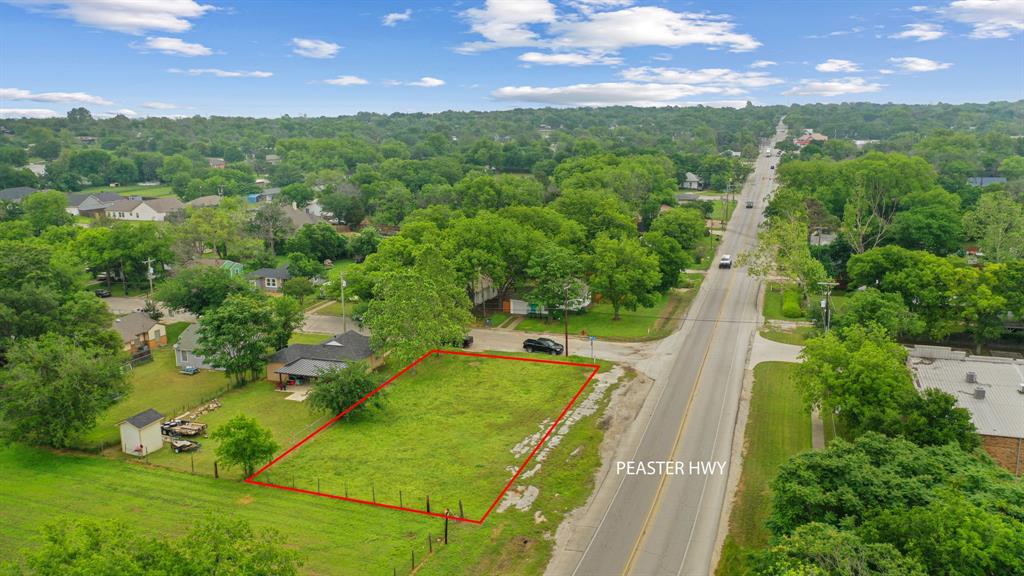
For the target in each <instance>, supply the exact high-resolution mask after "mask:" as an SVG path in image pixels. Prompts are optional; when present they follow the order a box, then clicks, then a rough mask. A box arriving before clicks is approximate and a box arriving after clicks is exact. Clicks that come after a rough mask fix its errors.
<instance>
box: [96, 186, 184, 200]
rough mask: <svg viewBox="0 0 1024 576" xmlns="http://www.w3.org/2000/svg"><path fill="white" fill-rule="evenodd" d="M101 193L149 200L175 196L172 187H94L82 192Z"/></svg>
mask: <svg viewBox="0 0 1024 576" xmlns="http://www.w3.org/2000/svg"><path fill="white" fill-rule="evenodd" d="M100 192H113V193H115V194H120V195H121V196H144V197H147V198H162V197H164V196H174V191H173V190H171V187H170V186H139V185H131V186H116V187H114V188H111V187H110V186H93V187H92V188H86V189H85V190H82V192H80V193H81V194H98V193H100Z"/></svg>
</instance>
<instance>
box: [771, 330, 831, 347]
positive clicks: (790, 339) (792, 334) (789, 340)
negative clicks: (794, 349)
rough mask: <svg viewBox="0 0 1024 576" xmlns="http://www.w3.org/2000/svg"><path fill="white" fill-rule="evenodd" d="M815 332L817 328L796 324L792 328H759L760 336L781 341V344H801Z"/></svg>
mask: <svg viewBox="0 0 1024 576" xmlns="http://www.w3.org/2000/svg"><path fill="white" fill-rule="evenodd" d="M815 333H817V328H815V327H813V326H797V327H796V328H794V329H793V330H776V329H772V328H765V329H762V330H761V337H762V338H766V339H768V340H774V341H775V342H781V343H783V344H792V345H794V346H803V345H804V341H805V340H807V338H809V337H810V336H813V335H814V334H815Z"/></svg>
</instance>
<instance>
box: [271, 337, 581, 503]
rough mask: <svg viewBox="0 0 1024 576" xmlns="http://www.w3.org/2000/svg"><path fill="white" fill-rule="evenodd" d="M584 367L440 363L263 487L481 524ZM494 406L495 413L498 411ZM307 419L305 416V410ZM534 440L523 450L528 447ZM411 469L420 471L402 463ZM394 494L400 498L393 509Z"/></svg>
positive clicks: (319, 439)
mask: <svg viewBox="0 0 1024 576" xmlns="http://www.w3.org/2000/svg"><path fill="white" fill-rule="evenodd" d="M590 371H591V370H590V369H589V368H581V367H575V366H560V365H553V364H540V363H535V362H522V361H514V360H499V359H489V358H473V357H465V356H454V355H439V356H434V357H430V358H428V359H426V360H424V361H423V362H422V363H421V364H420V365H419V366H417V367H416V368H415V369H414V370H413V371H409V372H406V373H405V374H403V375H402V376H400V377H399V378H398V379H397V380H395V381H394V382H393V383H392V384H390V385H389V386H388V387H387V388H386V389H385V393H386V395H385V398H386V404H385V405H384V408H383V409H380V410H374V411H372V412H368V413H364V414H359V415H357V416H356V417H354V418H352V419H350V420H349V419H346V420H348V421H344V422H339V423H337V424H335V425H333V426H331V427H330V428H328V429H327V430H324V431H323V432H321V433H320V434H319V435H318V436H316V437H315V438H314V439H312V440H310V441H309V442H308V443H307V444H305V445H303V446H302V447H301V448H299V449H298V450H297V451H295V452H293V453H292V454H290V455H289V456H288V457H287V458H285V459H284V460H281V461H280V462H278V463H277V464H275V465H274V467H273V468H271V469H270V470H269V471H268V472H266V473H264V474H263V475H261V476H260V477H259V479H260V480H264V481H268V482H272V483H276V484H286V485H294V486H296V487H298V488H304V489H306V490H315V489H316V488H317V479H318V478H319V480H320V487H321V490H323V491H324V492H330V493H333V494H342V495H343V494H345V493H346V490H347V494H348V495H349V496H351V497H353V498H359V499H363V500H372V499H373V498H374V493H375V494H376V501H377V502H382V503H387V504H393V505H399V504H403V503H404V505H405V506H407V507H419V508H424V506H425V501H426V497H427V496H430V500H431V509H432V510H435V511H437V510H443V509H444V508H450V509H452V510H458V509H459V501H460V500H461V501H462V502H463V504H464V507H465V513H466V515H467V516H468V517H472V518H479V517H480V516H482V515H483V514H484V512H485V511H486V510H487V508H488V507H489V506H490V505H491V502H492V501H493V500H494V498H496V497H497V496H498V494H499V492H500V491H501V489H502V487H503V486H504V485H505V482H507V481H508V478H509V475H510V474H509V472H508V469H509V468H510V467H513V468H514V467H516V466H518V464H519V463H521V462H522V461H523V460H524V459H525V454H523V455H516V454H513V453H512V452H511V451H510V450H511V448H512V447H513V446H515V445H516V444H518V443H519V442H521V441H523V440H524V439H526V438H527V437H529V436H530V435H531V434H534V433H536V432H537V431H538V430H540V427H541V423H543V422H550V421H553V420H554V418H555V417H557V416H558V414H559V413H560V412H561V410H562V409H563V408H564V407H565V405H566V404H568V403H569V400H570V399H572V396H573V395H574V394H575V393H576V391H577V390H578V389H579V387H580V386H581V385H582V384H583V383H584V382H585V381H586V378H587V376H588V375H589V373H590ZM497 407H500V409H496V408H497ZM303 408H304V409H306V410H307V414H308V407H306V406H303ZM535 443H536V439H534V441H533V442H531V443H530V446H531V448H532V446H533V445H534V444H535ZM410 462H418V463H420V465H419V466H403V465H402V463H410ZM399 491H401V492H402V497H401V500H400V496H399Z"/></svg>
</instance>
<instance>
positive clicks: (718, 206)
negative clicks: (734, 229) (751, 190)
mask: <svg viewBox="0 0 1024 576" xmlns="http://www.w3.org/2000/svg"><path fill="white" fill-rule="evenodd" d="M726 204H728V205H729V212H728V216H729V217H728V218H726ZM736 204H737V202H736V200H729V201H728V202H722V201H721V200H715V201H713V202H712V205H713V206H714V210H712V211H711V216H709V218H711V219H712V220H721V219H723V218H725V221H726V222H728V221H729V219H731V218H732V215H733V214H735V213H736Z"/></svg>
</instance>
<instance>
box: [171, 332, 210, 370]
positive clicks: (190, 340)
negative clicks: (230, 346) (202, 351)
mask: <svg viewBox="0 0 1024 576" xmlns="http://www.w3.org/2000/svg"><path fill="white" fill-rule="evenodd" d="M198 347H199V324H189V326H188V328H185V331H184V332H182V333H181V335H180V336H178V341H177V342H176V343H175V344H174V363H175V365H177V366H178V368H180V369H185V368H202V369H204V370H215V368H214V367H213V366H211V365H210V364H208V363H207V362H206V359H205V358H203V357H202V356H200V355H198V354H196V348H198Z"/></svg>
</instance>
